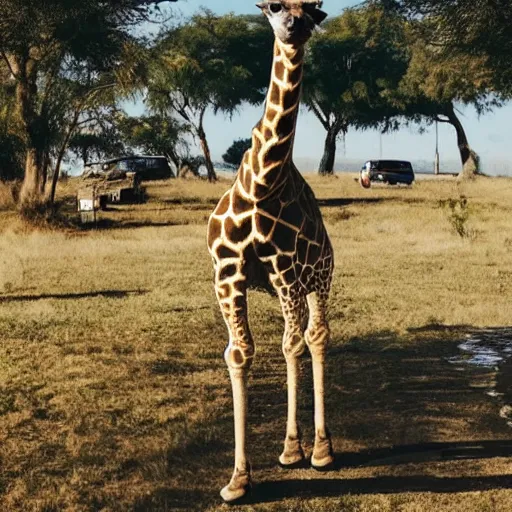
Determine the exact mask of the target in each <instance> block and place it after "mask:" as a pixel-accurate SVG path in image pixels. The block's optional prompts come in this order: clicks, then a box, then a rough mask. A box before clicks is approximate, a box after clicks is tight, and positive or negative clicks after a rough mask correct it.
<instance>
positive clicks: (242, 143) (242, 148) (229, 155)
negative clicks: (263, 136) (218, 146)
mask: <svg viewBox="0 0 512 512" xmlns="http://www.w3.org/2000/svg"><path fill="white" fill-rule="evenodd" d="M251 145H252V139H237V140H235V141H234V142H233V144H231V146H230V147H229V148H228V149H227V151H226V152H225V153H224V154H223V155H222V160H224V162H225V163H227V164H229V165H232V166H233V167H235V168H237V169H238V167H239V166H240V164H241V162H242V158H243V157H244V154H245V152H246V151H247V150H248V149H250V147H251Z"/></svg>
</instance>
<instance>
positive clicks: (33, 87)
mask: <svg viewBox="0 0 512 512" xmlns="http://www.w3.org/2000/svg"><path fill="white" fill-rule="evenodd" d="M12 68H13V71H14V73H15V75H16V77H17V83H16V95H15V97H16V107H15V109H16V112H17V114H18V116H19V119H20V121H21V122H20V128H21V135H22V137H23V140H24V141H25V144H26V148H27V153H26V159H25V177H24V179H23V184H22V186H21V190H20V206H22V207H23V206H30V205H34V204H37V203H40V202H41V201H42V195H41V184H42V182H43V166H44V150H43V149H41V140H40V139H41V133H40V128H41V127H40V122H39V121H40V120H39V119H38V114H37V108H36V104H37V92H38V90H37V66H36V62H35V61H34V60H32V59H31V58H30V57H29V56H28V54H27V55H25V56H23V57H22V58H20V59H18V60H14V61H13V65H12Z"/></svg>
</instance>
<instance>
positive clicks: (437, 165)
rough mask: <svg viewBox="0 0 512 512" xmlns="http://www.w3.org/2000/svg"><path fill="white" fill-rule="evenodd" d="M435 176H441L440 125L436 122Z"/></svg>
mask: <svg viewBox="0 0 512 512" xmlns="http://www.w3.org/2000/svg"><path fill="white" fill-rule="evenodd" d="M434 174H439V124H438V122H437V121H436V156H435V160H434Z"/></svg>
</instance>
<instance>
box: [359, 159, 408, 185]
mask: <svg viewBox="0 0 512 512" xmlns="http://www.w3.org/2000/svg"><path fill="white" fill-rule="evenodd" d="M365 178H366V180H368V179H369V181H370V182H381V183H388V184H389V185H396V184H397V183H404V184H406V185H412V183H413V181H414V171H413V168H412V165H411V162H407V161H405V160H368V162H366V163H365V164H364V165H363V167H362V169H361V183H364V181H365Z"/></svg>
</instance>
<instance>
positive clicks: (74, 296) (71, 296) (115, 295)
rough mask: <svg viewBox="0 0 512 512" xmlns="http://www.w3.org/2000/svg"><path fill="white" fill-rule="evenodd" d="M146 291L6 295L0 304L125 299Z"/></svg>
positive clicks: (0, 300)
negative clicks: (99, 298) (98, 298)
mask: <svg viewBox="0 0 512 512" xmlns="http://www.w3.org/2000/svg"><path fill="white" fill-rule="evenodd" d="M147 293H148V290H98V291H93V292H83V293H41V294H33V295H6V296H3V297H0V304H7V303H10V302H34V301H38V300H79V299H90V298H97V297H101V298H106V299H125V298H126V297H130V296H137V295H145V294H147Z"/></svg>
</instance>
